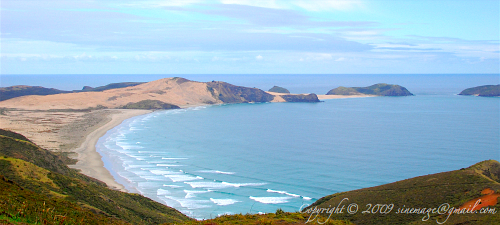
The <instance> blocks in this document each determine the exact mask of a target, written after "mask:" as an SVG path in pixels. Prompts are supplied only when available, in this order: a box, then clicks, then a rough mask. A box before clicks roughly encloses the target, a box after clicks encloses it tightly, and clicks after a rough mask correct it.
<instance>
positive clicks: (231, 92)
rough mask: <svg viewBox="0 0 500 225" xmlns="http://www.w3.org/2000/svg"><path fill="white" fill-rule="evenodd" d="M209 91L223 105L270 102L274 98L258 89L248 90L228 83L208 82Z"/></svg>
mask: <svg viewBox="0 0 500 225" xmlns="http://www.w3.org/2000/svg"><path fill="white" fill-rule="evenodd" d="M206 84H207V90H209V91H210V93H211V94H212V96H213V97H214V98H215V99H217V100H220V101H222V102H223V103H244V102H270V101H272V100H273V99H274V96H273V95H271V94H268V93H266V92H264V91H262V90H260V89H258V88H247V87H241V86H236V85H232V84H229V83H226V82H221V81H213V82H208V83H206Z"/></svg>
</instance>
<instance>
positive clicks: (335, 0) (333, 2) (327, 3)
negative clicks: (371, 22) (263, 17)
mask: <svg viewBox="0 0 500 225" xmlns="http://www.w3.org/2000/svg"><path fill="white" fill-rule="evenodd" d="M220 2H221V3H223V4H237V5H248V6H255V7H262V8H272V9H291V8H297V7H299V8H303V9H305V10H308V11H328V10H352V9H356V8H364V3H363V2H362V1H360V0H295V1H289V0H220Z"/></svg>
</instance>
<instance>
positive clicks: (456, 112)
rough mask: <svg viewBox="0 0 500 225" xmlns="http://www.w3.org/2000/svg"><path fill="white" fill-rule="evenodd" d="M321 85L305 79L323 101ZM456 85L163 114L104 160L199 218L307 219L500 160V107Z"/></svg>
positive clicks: (125, 130) (134, 187)
mask: <svg viewBox="0 0 500 225" xmlns="http://www.w3.org/2000/svg"><path fill="white" fill-rule="evenodd" d="M271 78H272V79H270V80H272V83H268V84H267V85H271V86H272V85H274V84H276V82H279V81H280V80H281V81H282V82H283V83H286V82H287V80H286V79H284V78H283V77H281V75H277V76H276V77H274V78H273V77H271ZM320 78H321V76H318V77H315V78H314V79H310V77H309V79H308V77H302V78H298V77H297V78H294V79H301V80H302V81H304V82H303V83H302V85H303V86H304V87H310V89H316V90H319V89H322V88H323V85H324V83H325V82H317V81H318V80H320ZM450 78H453V77H449V76H448V80H446V78H443V77H439V76H438V77H432V76H429V77H424V78H422V80H420V83H415V84H413V85H414V86H418V85H421V87H422V88H420V89H419V88H416V89H414V90H416V91H414V90H412V89H411V88H408V89H409V90H410V91H412V92H414V93H415V94H417V95H416V96H409V97H371V98H354V99H332V100H325V101H324V102H320V103H260V104H227V105H213V106H203V107H196V108H188V109H179V110H169V111H157V112H154V113H151V114H147V115H143V116H139V117H135V118H131V119H129V120H126V121H125V122H124V123H123V124H121V125H120V126H118V127H115V128H114V129H112V130H110V131H109V132H108V133H107V134H106V135H105V136H103V137H102V138H101V139H100V140H99V142H98V144H97V149H98V152H99V153H100V154H101V155H103V160H104V162H105V166H106V168H108V169H109V170H110V171H111V172H112V174H113V176H114V177H115V178H116V179H117V181H118V182H120V183H122V184H123V185H125V187H126V188H127V189H128V190H130V191H131V192H138V193H141V194H143V195H145V196H147V197H149V198H151V199H154V200H156V201H159V202H162V203H165V204H167V205H169V206H172V207H175V208H177V209H179V210H180V211H181V212H183V213H185V214H187V215H188V216H191V217H194V218H198V219H201V218H213V217H216V216H218V215H221V214H227V213H229V214H234V213H243V214H245V213H259V212H275V211H276V209H278V208H281V209H283V210H285V211H299V210H300V207H301V206H303V205H307V204H311V203H313V202H314V201H315V200H317V199H319V198H320V197H323V196H326V195H329V194H333V193H336V192H342V191H349V190H354V189H359V188H364V187H371V186H376V185H381V184H386V183H389V182H394V181H398V180H402V179H407V178H410V177H415V176H421V175H427V174H432V173H438V172H443V171H449V170H456V169H460V168H464V167H468V166H470V165H472V164H474V163H477V162H480V161H483V160H487V159H495V160H500V99H499V98H483V97H471V96H458V95H456V93H457V92H459V91H460V90H458V91H456V90H455V89H461V88H457V87H456V86H461V85H467V84H462V83H460V82H459V83H460V85H450V82H451V83H453V82H457V81H454V79H450ZM490 78H491V77H490ZM343 79H346V80H347V79H348V78H343ZM343 79H341V81H342V80H343ZM372 79H373V81H375V80H377V79H376V78H374V77H372ZM401 79H403V80H404V79H406V80H411V78H408V77H406V78H401ZM425 79H427V80H425ZM441 79H442V80H441ZM493 79H495V78H494V77H493ZM257 80H258V79H255V80H254V81H257ZM307 80H309V81H310V82H309V83H308V82H307ZM379 80H383V79H380V77H379ZM436 80H440V81H446V82H444V83H439V82H437V83H436ZM378 82H384V81H378ZM233 83H234V82H233ZM372 83H376V82H372ZM424 83H427V84H429V85H427V86H424V85H423V84H424ZM256 84H257V83H256ZM240 85H244V84H240ZM262 85H264V84H262ZM363 85H364V84H361V85H352V86H363ZM245 86H252V85H245ZM255 86H258V85H255ZM282 86H285V87H288V86H286V85H282ZM345 86H350V85H345ZM403 86H404V85H403ZM410 86H411V85H410ZM440 87H441V88H440ZM290 89H291V88H290ZM296 89H300V88H299V87H298V86H297V88H296ZM302 92H305V91H302ZM311 92H314V91H311Z"/></svg>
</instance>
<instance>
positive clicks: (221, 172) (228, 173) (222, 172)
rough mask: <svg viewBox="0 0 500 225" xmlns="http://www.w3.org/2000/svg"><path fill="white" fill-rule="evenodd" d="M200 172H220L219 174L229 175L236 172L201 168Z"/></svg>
mask: <svg viewBox="0 0 500 225" xmlns="http://www.w3.org/2000/svg"><path fill="white" fill-rule="evenodd" d="M198 172H200V173H218V174H227V175H232V174H235V172H224V171H219V170H200V171H198Z"/></svg>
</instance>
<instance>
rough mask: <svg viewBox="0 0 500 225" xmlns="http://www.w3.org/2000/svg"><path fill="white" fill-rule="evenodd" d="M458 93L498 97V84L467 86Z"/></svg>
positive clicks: (499, 92)
mask: <svg viewBox="0 0 500 225" xmlns="http://www.w3.org/2000/svg"><path fill="white" fill-rule="evenodd" d="M459 95H476V96H482V97H499V96H500V84H499V85H484V86H478V87H473V88H467V89H465V90H463V91H462V92H460V94H459Z"/></svg>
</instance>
